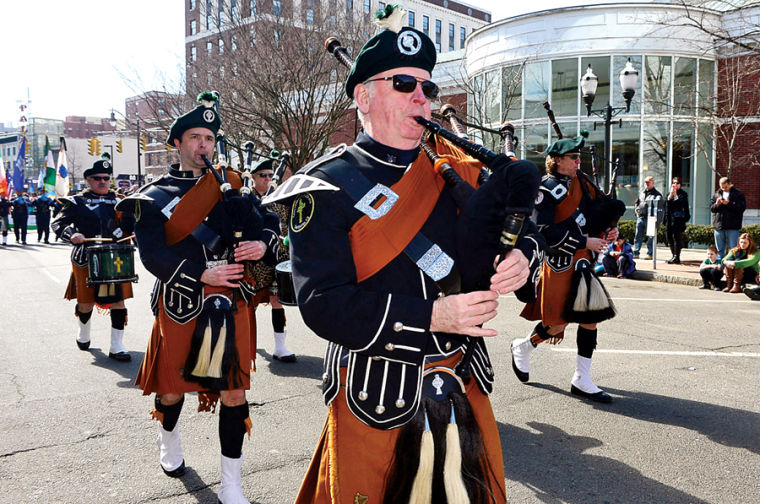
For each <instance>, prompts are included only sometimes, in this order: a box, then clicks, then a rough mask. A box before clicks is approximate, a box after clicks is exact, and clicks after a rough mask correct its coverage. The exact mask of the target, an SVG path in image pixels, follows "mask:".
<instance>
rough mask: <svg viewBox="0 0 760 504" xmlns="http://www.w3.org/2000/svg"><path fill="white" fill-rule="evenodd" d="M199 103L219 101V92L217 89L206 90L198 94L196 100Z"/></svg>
mask: <svg viewBox="0 0 760 504" xmlns="http://www.w3.org/2000/svg"><path fill="white" fill-rule="evenodd" d="M196 101H197V102H198V103H203V102H214V103H218V102H219V93H217V92H216V91H204V92H202V93H201V94H199V95H198V99H197V100H196Z"/></svg>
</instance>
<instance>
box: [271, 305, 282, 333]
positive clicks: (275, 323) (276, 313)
mask: <svg viewBox="0 0 760 504" xmlns="http://www.w3.org/2000/svg"><path fill="white" fill-rule="evenodd" d="M272 328H273V329H274V332H283V331H285V308H272Z"/></svg>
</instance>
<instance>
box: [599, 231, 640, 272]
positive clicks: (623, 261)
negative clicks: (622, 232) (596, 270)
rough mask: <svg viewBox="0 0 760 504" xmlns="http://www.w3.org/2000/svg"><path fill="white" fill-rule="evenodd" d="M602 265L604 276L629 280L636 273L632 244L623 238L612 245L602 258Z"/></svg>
mask: <svg viewBox="0 0 760 504" xmlns="http://www.w3.org/2000/svg"><path fill="white" fill-rule="evenodd" d="M602 264H603V265H604V276H617V277H618V278H629V277H630V276H631V275H633V272H634V271H636V262H635V261H634V260H633V249H631V244H630V243H628V241H627V240H626V239H625V238H623V237H622V236H621V237H619V238H618V239H617V240H615V241H614V242H612V243H610V244H609V246H608V247H607V250H605V252H604V256H602Z"/></svg>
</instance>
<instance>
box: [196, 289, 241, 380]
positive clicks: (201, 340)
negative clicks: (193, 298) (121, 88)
mask: <svg viewBox="0 0 760 504" xmlns="http://www.w3.org/2000/svg"><path fill="white" fill-rule="evenodd" d="M239 373H240V358H239V356H238V353H237V347H236V346H235V317H234V313H233V310H232V302H231V301H230V299H229V298H228V297H227V296H224V295H222V294H212V295H210V296H208V297H207V298H206V299H205V300H204V301H203V309H202V310H201V313H200V315H198V317H197V318H196V319H195V331H193V336H192V340H191V342H190V353H189V354H188V356H187V360H186V361H185V367H184V371H183V375H184V378H185V380H187V381H190V382H195V383H199V384H201V385H203V386H204V387H205V388H207V389H209V390H228V389H230V388H233V389H234V388H238V387H239V386H240V382H239V380H238V375H239ZM230 374H231V375H232V381H231V382H230V380H229V378H230Z"/></svg>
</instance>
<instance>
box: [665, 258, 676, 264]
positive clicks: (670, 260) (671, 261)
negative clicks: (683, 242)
mask: <svg viewBox="0 0 760 504" xmlns="http://www.w3.org/2000/svg"><path fill="white" fill-rule="evenodd" d="M665 262H666V263H668V264H674V263H675V262H676V258H675V257H671V258H670V259H668V260H667V261H665Z"/></svg>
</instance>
